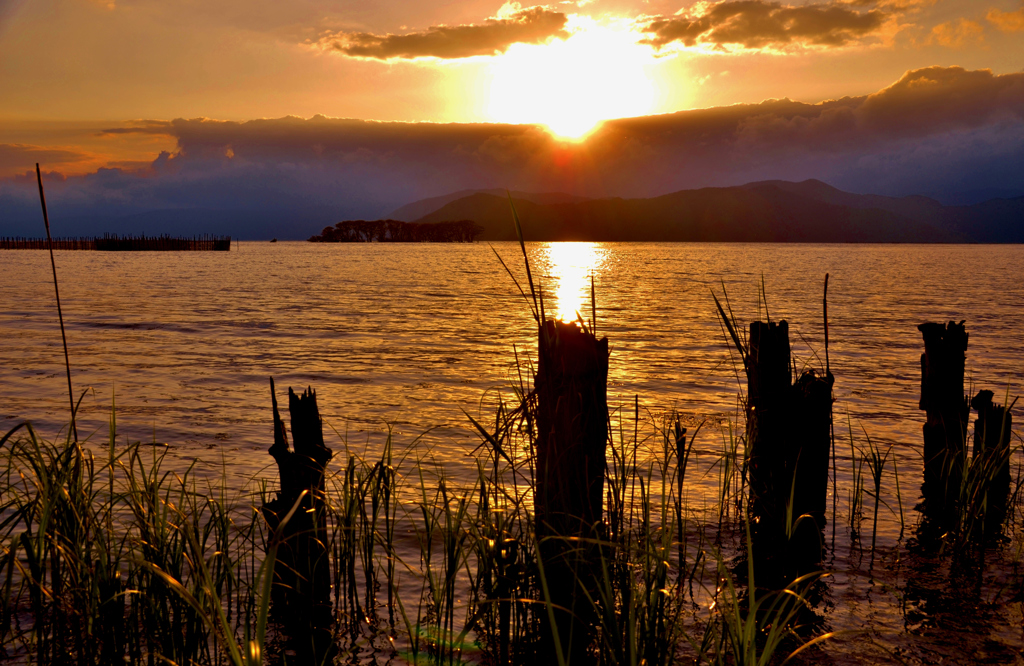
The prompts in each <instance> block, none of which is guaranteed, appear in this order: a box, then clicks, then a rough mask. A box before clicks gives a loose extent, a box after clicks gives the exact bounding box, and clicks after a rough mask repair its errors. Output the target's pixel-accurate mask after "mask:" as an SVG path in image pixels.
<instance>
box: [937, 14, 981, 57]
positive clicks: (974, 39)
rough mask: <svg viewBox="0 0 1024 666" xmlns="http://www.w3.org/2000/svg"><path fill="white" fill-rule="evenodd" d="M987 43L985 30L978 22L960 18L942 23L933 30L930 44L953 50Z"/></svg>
mask: <svg viewBox="0 0 1024 666" xmlns="http://www.w3.org/2000/svg"><path fill="white" fill-rule="evenodd" d="M984 41H985V28H984V27H982V25H981V24H980V23H978V22H977V21H972V20H970V19H965V18H960V19H957V20H955V21H947V22H945V23H940V24H939V25H937V26H935V27H934V28H932V32H931V35H929V37H928V43H929V44H938V45H939V46H946V47H949V48H951V49H962V48H964V47H965V46H970V45H975V44H980V43H982V42H984Z"/></svg>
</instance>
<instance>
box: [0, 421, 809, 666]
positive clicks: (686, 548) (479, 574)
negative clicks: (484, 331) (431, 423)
mask: <svg viewBox="0 0 1024 666" xmlns="http://www.w3.org/2000/svg"><path fill="white" fill-rule="evenodd" d="M632 407H634V410H631V411H633V414H632V416H633V419H632V420H633V423H632V424H630V425H631V426H632V427H631V428H622V429H620V430H619V431H618V433H617V435H616V438H615V441H614V442H613V443H612V444H611V446H610V450H611V452H612V453H611V455H610V456H609V470H608V473H609V476H608V504H607V507H606V511H607V514H606V515H607V516H609V518H610V520H609V529H608V532H607V534H606V537H605V538H604V539H603V540H602V542H601V543H599V544H597V548H596V551H594V552H597V553H598V554H599V560H600V561H599V563H598V570H599V572H600V575H599V577H598V581H597V584H596V586H595V587H594V588H593V594H592V596H591V597H590V598H587V599H585V603H587V604H590V605H592V606H593V607H594V609H595V611H596V614H595V617H596V618H598V619H597V622H598V627H597V631H596V633H595V639H594V643H593V644H592V645H591V646H590V648H589V649H590V651H591V655H592V656H593V658H594V660H595V663H601V664H631V665H632V664H640V663H646V664H671V663H677V661H678V660H679V659H680V658H682V657H686V658H688V659H694V660H697V661H700V662H708V663H748V662H747V661H739V659H744V660H745V659H746V657H745V656H743V655H745V654H747V652H749V650H750V649H751V646H750V644H749V641H747V642H746V643H743V644H742V645H741V644H740V643H737V642H736V640H735V636H734V634H735V632H736V631H737V628H738V627H741V626H743V623H744V622H748V621H751V622H758V623H761V625H763V626H764V627H769V626H770V627H773V629H771V631H774V632H777V633H778V632H781V633H778V636H781V635H785V636H791V633H790V627H789V626H788V624H787V623H788V622H790V619H791V618H790V617H789V614H790V611H791V610H792V608H791V606H790V605H787V604H789V601H794V602H795V601H797V600H798V599H799V598H800V590H799V587H800V586H799V584H798V585H797V586H796V587H794V588H793V589H791V590H790V591H789V592H787V593H786V596H787V599H788V601H787V602H786V603H785V604H783V605H782V606H779V605H777V604H775V605H773V604H772V603H769V602H768V601H767V597H765V601H763V602H762V601H760V600H753V599H752V600H751V602H752V604H753V605H751V606H744V605H742V604H741V605H740V606H737V605H736V602H737V600H736V599H733V598H732V597H731V596H729V595H736V594H739V590H740V588H739V587H738V586H737V585H735V584H733V583H729V584H728V585H726V587H725V588H723V587H722V582H721V581H722V580H724V579H723V578H722V576H724V575H726V574H727V573H728V567H729V565H728V562H727V556H726V555H725V553H726V552H728V550H729V549H730V548H731V549H734V550H735V549H736V548H738V547H739V545H740V543H742V541H743V539H742V534H741V533H740V532H739V531H738V529H737V528H739V529H742V526H743V524H744V519H743V516H744V515H745V510H746V509H745V501H744V500H743V499H742V493H740V492H739V490H738V488H739V487H740V486H739V485H738V484H739V483H740V481H739V476H740V475H739V472H738V470H739V469H741V468H742V444H741V442H739V441H737V440H736V438H733V437H730V436H729V432H730V431H729V430H728V429H727V430H726V439H725V441H724V445H723V449H722V450H721V452H720V453H719V454H717V459H716V460H709V461H708V464H707V465H705V469H704V474H705V475H707V474H709V473H713V474H715V477H717V478H718V483H719V491H718V492H717V493H716V494H715V499H714V500H713V502H711V503H710V504H709V505H707V506H701V505H695V504H693V502H692V501H691V499H690V498H689V497H688V495H687V491H688V490H689V484H688V482H687V477H688V475H689V474H691V473H692V470H695V469H697V468H696V467H695V459H696V457H697V455H698V454H697V453H696V450H697V447H698V446H699V445H700V444H699V441H698V440H697V438H696V436H697V435H699V432H700V430H701V429H700V428H697V429H696V431H695V432H694V437H689V438H687V437H686V434H685V430H684V429H683V427H682V426H681V424H680V421H679V419H678V417H676V416H674V415H671V414H670V415H667V416H666V417H664V418H662V419H661V420H660V421H659V420H658V419H655V418H653V417H652V415H648V417H647V418H643V419H641V418H640V416H641V414H640V412H639V411H637V410H636V409H635V408H636V407H637V405H636V404H634V405H632ZM531 419H532V415H531V414H530V411H529V402H528V401H527V402H526V406H525V407H524V405H523V404H520V405H518V406H517V407H516V408H514V409H510V408H508V407H507V406H506V405H504V404H499V406H498V408H497V409H496V414H495V418H494V421H493V423H492V424H491V425H490V426H488V427H484V426H483V425H482V424H480V423H478V422H477V426H478V428H479V430H480V433H481V437H480V439H481V448H480V454H481V455H480V457H479V465H478V470H477V477H476V480H475V481H473V482H463V483H462V484H457V483H455V482H454V481H453V480H451V479H449V478H448V476H447V474H446V472H445V469H444V466H443V465H440V464H437V463H436V462H434V461H433V460H432V459H431V456H430V451H429V449H424V448H423V447H421V446H416V444H418V442H412V443H410V445H409V446H407V447H404V448H402V449H401V451H399V452H398V453H396V450H397V449H396V447H395V445H394V442H393V441H392V438H391V436H390V433H389V435H388V437H387V439H386V441H385V444H384V446H383V447H381V448H380V449H378V451H377V452H376V454H375V455H374V456H372V457H370V456H365V455H360V454H358V453H356V452H353V451H352V450H351V449H350V448H349V447H348V446H347V443H346V442H344V441H342V443H341V447H337V448H335V450H336V451H341V452H342V453H340V454H339V455H337V456H336V457H335V460H334V461H333V463H332V465H331V467H330V475H329V477H328V479H327V498H326V499H327V507H328V508H327V523H326V524H327V527H326V532H325V534H324V535H323V538H324V539H325V541H326V542H327V544H328V550H329V551H330V553H331V555H332V557H331V560H332V561H331V579H332V585H333V588H334V595H333V597H332V601H333V604H334V617H335V626H334V633H335V641H336V643H337V645H338V646H339V649H340V650H341V654H342V655H348V656H349V657H352V658H356V656H358V655H362V656H363V657H367V656H368V655H373V656H374V657H375V658H376V657H380V656H382V655H391V657H394V656H398V657H402V658H405V659H406V660H407V661H409V662H411V663H432V664H458V663H464V662H466V660H470V661H473V662H480V661H485V662H492V663H525V662H528V661H530V660H533V659H537V658H538V650H539V649H540V646H539V638H538V637H539V635H540V627H541V625H542V623H543V621H544V619H545V616H546V615H547V613H548V610H549V608H548V607H546V605H545V603H544V591H543V590H544V587H545V585H546V581H545V578H544V575H543V562H542V561H541V560H540V559H539V558H538V557H537V543H536V540H535V538H534V536H533V526H532V495H533V481H532V459H531V457H530V455H529V447H530V443H531V440H532V437H533V432H532V430H531V425H530V424H531ZM96 450H100V451H102V453H94V452H92V451H96ZM0 451H2V458H0V461H2V465H3V467H2V468H0V470H2V474H0V483H2V486H0V491H2V492H0V496H2V497H3V498H4V500H3V505H2V507H0V509H2V512H0V516H2V519H0V539H2V543H3V559H2V569H0V571H2V572H3V574H2V577H0V581H2V583H3V593H4V598H5V600H6V601H5V604H4V613H5V618H9V619H10V622H5V623H4V624H3V628H2V629H0V641H2V643H0V645H2V649H3V654H4V656H5V658H6V659H11V660H14V661H20V662H25V663H40V664H51V663H78V664H87V663H88V664H93V663H113V662H114V661H121V660H124V659H128V660H129V661H131V662H133V663H152V664H166V663H174V664H257V663H283V662H286V661H287V659H288V656H289V648H288V645H287V642H286V641H285V640H284V637H283V636H282V635H281V634H280V623H279V621H278V620H279V619H275V615H274V611H273V606H272V604H271V601H270V600H271V598H272V596H273V595H272V594H271V587H270V583H271V576H270V573H269V572H270V571H272V568H273V560H274V544H275V539H274V535H270V534H267V533H266V526H265V523H264V522H263V521H262V519H261V518H260V516H259V513H258V509H259V506H260V505H261V504H262V503H263V501H265V499H266V495H267V493H268V491H269V486H268V485H267V484H266V483H260V482H259V481H258V480H253V481H252V482H251V483H250V484H249V488H250V489H251V492H249V493H241V492H237V493H235V494H231V493H228V491H227V490H226V487H227V481H226V478H222V479H221V481H220V484H219V485H218V483H217V482H211V483H207V484H206V485H204V484H203V483H201V482H200V481H199V480H198V479H197V478H196V476H195V475H194V474H193V470H192V469H191V468H189V469H186V470H183V471H182V470H177V471H175V470H170V469H167V467H166V461H165V458H164V456H165V449H162V448H158V447H149V446H146V445H142V444H139V443H134V444H131V445H124V444H122V443H119V442H118V441H117V435H116V422H115V421H114V416H113V414H112V416H111V428H110V433H109V438H108V441H107V442H105V445H104V446H103V447H102V448H101V449H97V447H96V446H95V445H94V444H92V443H90V442H86V444H85V447H84V448H83V445H82V444H80V443H76V442H74V441H71V438H69V437H63V438H61V439H58V440H56V441H46V440H44V439H43V438H41V437H40V436H39V435H38V433H36V432H35V431H34V430H33V429H32V428H31V426H29V425H24V426H21V427H19V428H16V429H14V430H13V431H11V432H9V433H7V434H6V435H5V436H4V437H3V440H2V442H0ZM737 456H738V457H739V458H740V460H737V459H736V457H737ZM715 469H717V470H718V471H717V472H714V471H712V470H715ZM225 474H226V470H225ZM715 477H710V478H715ZM414 495H418V498H417V499H409V498H411V497H413V496H414ZM737 497H738V498H739V499H738V502H739V506H738V508H737V509H736V510H735V511H733V512H732V513H731V514H728V515H727V512H726V511H725V510H724V508H723V507H725V506H727V505H730V504H733V500H734V499H736V498H737ZM400 498H403V499H401V501H400ZM409 535H411V536H412V542H413V544H414V545H412V546H410V545H409V543H408V536H409ZM403 539H405V545H404V546H403V545H401V544H400V543H399V542H400V541H402V540H403ZM730 543H733V544H734V545H732V546H730V545H729V544H730ZM729 585H731V587H730V586H729ZM780 603H781V602H780ZM783 606H784V607H785V610H784V611H783V610H779V609H781V608H783ZM708 607H712V609H713V610H712V611H710V612H705V610H702V609H707V608H708ZM773 613H774V614H775V615H773ZM780 613H781V614H780ZM768 618H774V619H768ZM780 620H781V623H780ZM761 625H758V626H761ZM744 631H747V630H746V629H744ZM758 631H760V630H758ZM730 632H732V633H730ZM757 635H758V636H759V638H758V639H757V645H758V647H757V654H758V655H761V656H764V655H770V654H772V653H773V651H774V650H775V649H777V647H778V645H776V643H773V642H772V641H771V640H770V641H768V642H767V643H762V642H761V638H760V636H761V634H760V633H758V634H757ZM772 636H774V637H775V638H778V636H776V635H775V634H772ZM775 638H773V639H772V640H775ZM737 650H739V651H740V652H742V654H739V653H738V652H737ZM759 658H760V657H759ZM760 663H764V662H763V661H762V662H760Z"/></svg>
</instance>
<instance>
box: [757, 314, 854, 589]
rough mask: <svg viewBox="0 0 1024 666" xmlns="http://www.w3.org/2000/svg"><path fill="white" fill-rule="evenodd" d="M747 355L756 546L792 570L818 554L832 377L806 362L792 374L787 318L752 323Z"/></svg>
mask: <svg viewBox="0 0 1024 666" xmlns="http://www.w3.org/2000/svg"><path fill="white" fill-rule="evenodd" d="M744 361H745V368H746V372H747V405H746V415H747V446H748V447H749V459H748V479H749V482H750V512H751V519H752V520H751V523H752V526H753V536H754V539H755V542H756V547H755V554H756V555H757V556H758V558H759V559H760V560H761V561H765V562H767V561H775V562H777V563H779V564H783V565H784V566H783V567H782V568H785V569H787V572H786V575H788V573H789V571H788V570H789V569H791V568H792V566H795V567H796V568H797V569H803V568H806V567H807V566H813V565H814V564H816V563H817V562H819V561H820V558H821V549H822V539H821V533H822V529H823V528H824V524H825V507H826V503H827V495H828V465H829V451H830V449H831V422H832V387H833V384H834V383H835V379H834V377H833V376H832V372H831V371H830V370H828V369H826V370H825V373H824V374H820V373H818V372H816V371H815V370H807V371H805V372H804V373H802V374H801V375H800V377H799V378H798V379H797V381H796V382H795V383H794V382H793V374H792V372H793V371H792V366H791V362H790V345H789V325H788V324H787V322H786V321H785V320H783V321H780V322H778V323H775V322H771V321H769V322H767V323H765V322H760V321H756V322H753V323H751V324H750V335H749V337H748V343H747V348H746V350H745V358H744ZM791 565H792V566H791ZM776 568H777V567H776ZM781 573H782V572H781V571H780V574H781Z"/></svg>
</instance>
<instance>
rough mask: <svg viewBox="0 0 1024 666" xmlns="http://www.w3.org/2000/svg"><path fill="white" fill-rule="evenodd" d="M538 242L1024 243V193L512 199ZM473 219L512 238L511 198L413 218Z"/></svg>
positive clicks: (711, 193)
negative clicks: (948, 197)
mask: <svg viewBox="0 0 1024 666" xmlns="http://www.w3.org/2000/svg"><path fill="white" fill-rule="evenodd" d="M513 201H514V203H515V206H516V210H517V211H518V213H519V217H520V219H521V221H522V224H523V230H524V232H525V233H526V235H527V237H528V238H530V239H532V240H537V241H559V240H585V241H696V242H817V243H971V242H982V243H1021V242H1024V197H1019V198H1016V199H996V200H992V201H986V202H984V203H981V204H976V205H973V206H943V205H942V204H941V203H939V202H938V201H936V200H934V199H930V198H928V197H923V196H908V197H886V196H880V195H871V194H867V195H865V194H853V193H850V192H844V191H842V190H839V189H836V188H834V187H832V186H830V185H828V184H826V183H823V182H821V181H818V180H807V181H803V182H800V183H793V182H788V181H760V182H755V183H749V184H747V185H742V186H737V187H708V188H702V189H697V190H680V191H678V192H672V193H670V194H665V195H662V196H659V197H652V198H648V199H622V198H608V199H588V200H583V201H567V202H556V203H544V202H540V203H538V202H537V201H535V200H534V201H531V200H528V199H527V198H525V197H518V196H516V195H513ZM467 219H468V220H473V221H474V222H476V223H478V224H480V225H482V226H483V227H484V232H483V234H481V236H480V238H481V240H514V239H515V231H514V229H513V227H512V222H511V215H510V212H509V204H508V199H507V197H505V196H496V195H493V194H489V193H486V192H475V193H473V194H469V195H467V196H464V197H461V198H455V199H452V200H451V201H448V202H447V203H445V204H444V205H442V206H441V207H440V208H438V209H437V210H435V211H433V212H431V213H429V214H427V215H424V216H422V217H420V218H418V219H417V220H416V221H417V222H440V221H447V220H467Z"/></svg>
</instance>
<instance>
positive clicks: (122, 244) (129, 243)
mask: <svg viewBox="0 0 1024 666" xmlns="http://www.w3.org/2000/svg"><path fill="white" fill-rule="evenodd" d="M48 247H50V245H49V241H47V240H46V239H45V238H7V237H4V238H0V250H45V249H47V248H48ZM53 249H55V250H99V251H101V252H142V251H149V252H154V251H155V252H182V251H187V252H210V251H213V252H227V251H229V250H230V249H231V236H213V235H210V234H204V235H202V236H193V237H192V238H183V237H173V236H118V235H116V234H103V237H102V238H54V239H53Z"/></svg>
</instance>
